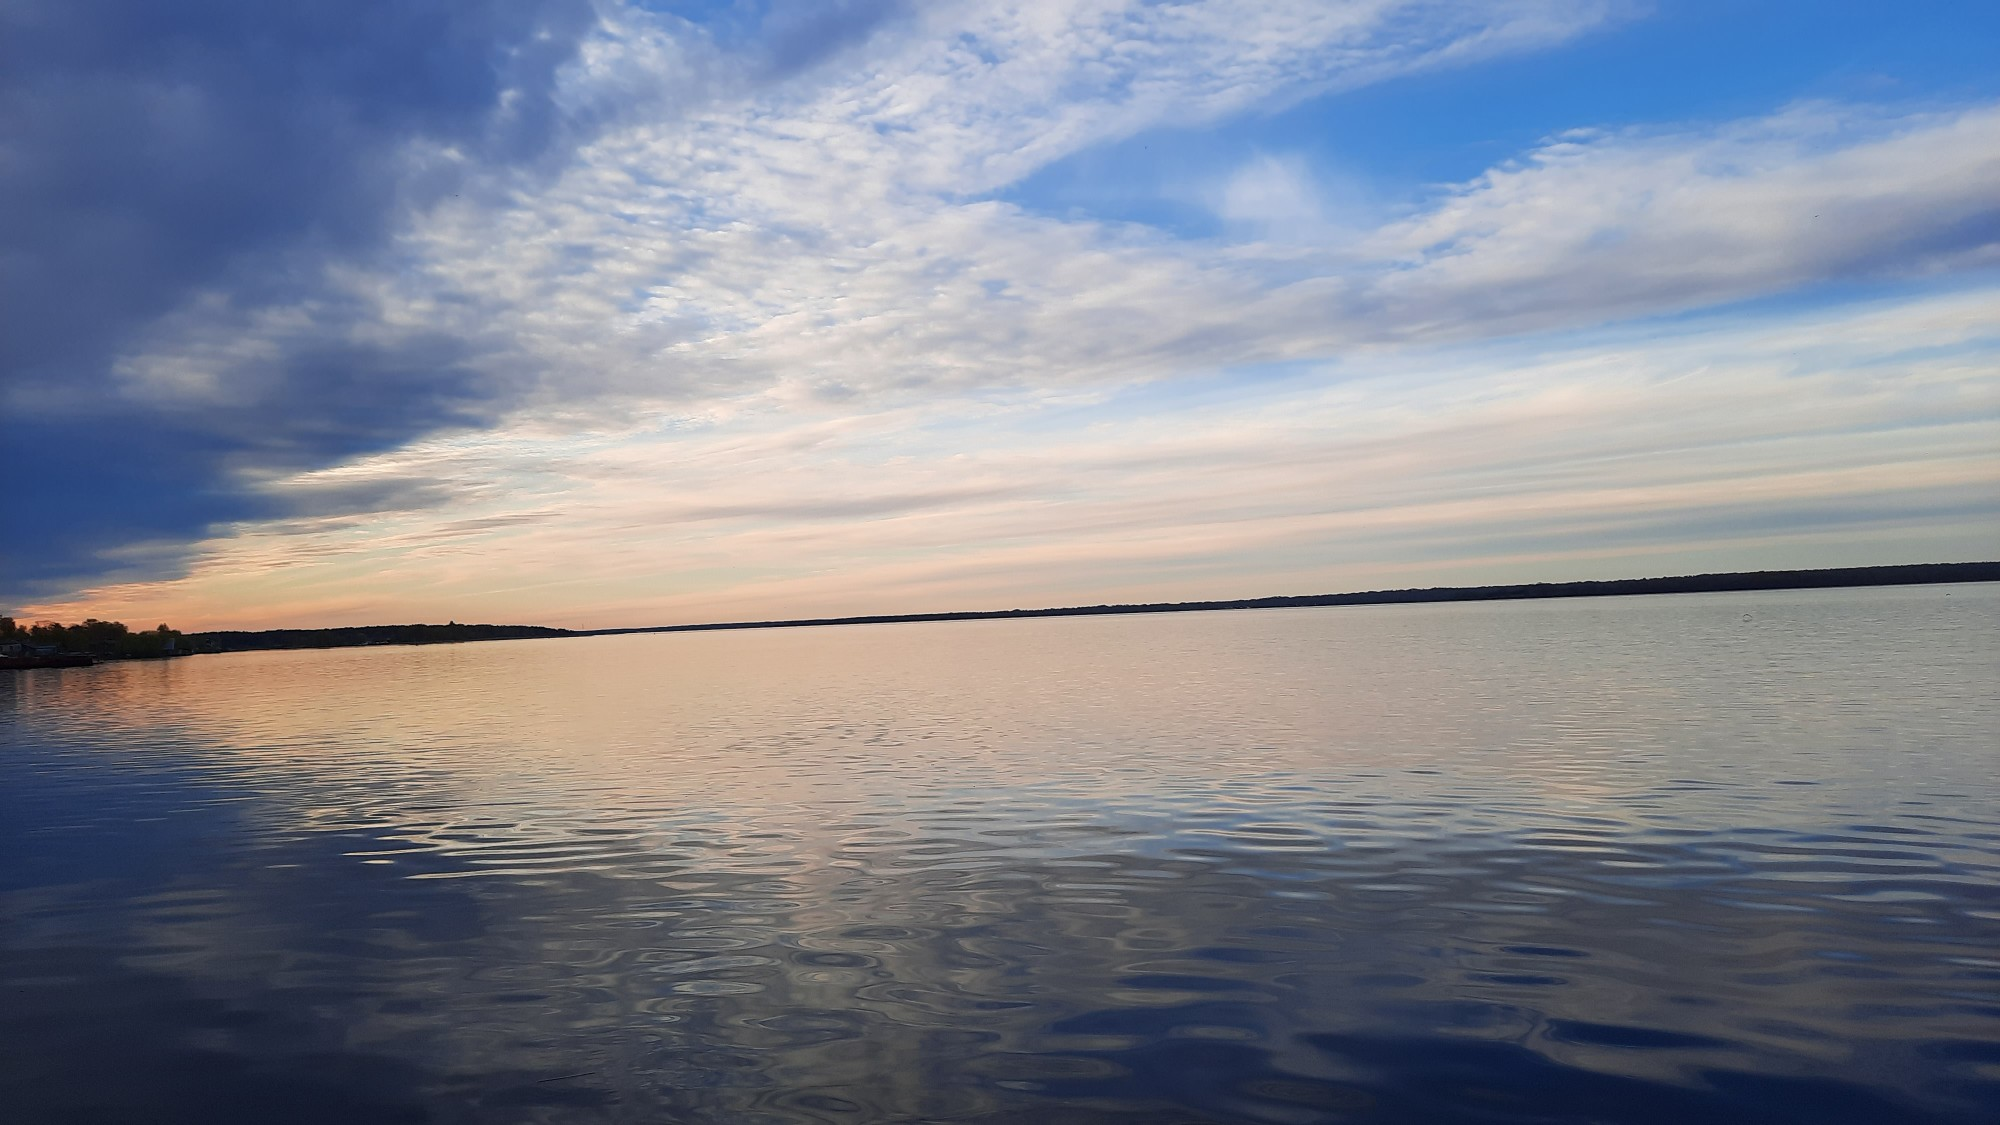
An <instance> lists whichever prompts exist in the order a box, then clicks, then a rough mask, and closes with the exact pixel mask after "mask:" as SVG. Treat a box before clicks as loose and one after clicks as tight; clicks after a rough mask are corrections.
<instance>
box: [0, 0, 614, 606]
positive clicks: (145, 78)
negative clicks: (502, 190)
mask: <svg viewBox="0 0 2000 1125" xmlns="http://www.w3.org/2000/svg"><path fill="white" fill-rule="evenodd" d="M593 23H594V15H593V11H592V9H591V7H590V5H589V4H588V3H587V0H541V2H537V3H528V4H514V3H506V4H479V3H428V2H418V3H408V2H403V0H396V2H379V3H373V2H370V3H358V4H357V3H313V2H309V3H286V4H266V3H257V2H246V0H192V2H187V3H174V4H168V5H161V4H151V3H131V2H126V0H62V2H60V3H57V2H48V0H26V2H23V3H15V4H10V5H9V6H8V8H7V13H6V16H5V27H4V30H0V122H4V125H0V130H4V132H0V338H5V339H6V341H7V346H6V351H7V354H6V358H5V361H4V364H0V402H4V405H5V408H6V413H7V414H8V416H9V418H10V420H12V421H13V422H14V426H13V432H12V433H10V435H9V439H8V441H7V442H5V443H4V446H0V448H3V449H4V452H0V459H4V470H0V471H4V473H5V475H6V476H7V477H8V479H10V480H12V481H16V482H20V481H32V482H33V485H32V486H31V487H30V488H29V489H27V490H25V494H24V490H22V489H19V488H14V489H10V490H9V491H10V493H12V498H11V499H10V500H9V501H8V502H7V505H6V513H5V514H6V523H7V536H6V538H7V541H8V544H9V546H8V549H7V554H6V556H5V558H4V578H5V585H6V586H7V587H8V589H9V591H10V592H14V593H18V592H20V591H21V590H23V589H32V588H51V587H50V584H61V583H64V582H70V581H74V580H76V579H78V578H79V577H86V576H89V575H91V574H93V573H98V572H102V571H103V570H104V569H105V567H106V566H107V563H108V562H110V563H111V565H114V566H115V565H116V564H115V562H112V560H110V557H109V556H107V555H106V554H105V552H115V551H116V549H117V548H118V547H119V545H120V544H124V543H129V542H133V541H142V540H143V541H153V542H162V543H165V542H172V541H174V540H177V539H178V540H185V539H187V538H189V537H192V536H199V535H202V534H204V533H205V532H206V529H207V528H208V527H210V526H211V525H213V524H215V523H217V522H220V521H225V520H229V519H242V518H251V517H254V516H257V515H260V514H267V512H266V511H265V509H263V508H262V506H261V505H260V504H259V503H258V501H257V499H256V498H255V497H254V496H252V495H250V494H248V493H246V492H245V491H243V490H242V489H241V488H240V487H239V485H238V481H237V476H238V474H241V473H246V472H247V473H251V474H255V473H259V472H263V473H269V472H275V471H287V470H295V469H298V468H302V467H310V466H313V465H317V464H324V463H327V462H329V461H334V460H338V459H341V458H345V457H350V456H354V455H356V454H360V453H367V452H375V451H379V450H381V449H384V448H388V447H392V446H394V445H397V444H400V443H402V442H405V441H408V440H409V439H411V438H413V437H415V436H418V435H420V434H423V433H426V432H429V431H431V430H433V429H435V428H437V427H439V426H444V425H453V424H461V423H466V422H473V421H480V420H484V419H486V418H488V417H490V413H489V411H490V408H491V403H492V401H493V400H494V399H495V398H496V397H497V396H496V394H495V393H494V388H493V387H491V386H490V385H489V384H488V383H487V382H486V381H485V380H484V379H483V378H482V377H480V376H476V375H475V374H474V373H473V372H472V371H471V369H470V368H469V367H467V366H466V363H465V359H466V352H467V345H466V344H465V343H464V342H463V341H459V340H454V339H451V338H448V337H445V336H442V335H440V334H438V333H435V332H424V331H407V332H398V331H391V330H385V329H384V327H383V326H381V325H380V324H379V323H376V322H375V321H376V312H375V310H373V309H371V308H369V307H368V306H367V305H366V304H365V303H358V302H354V301H352V300H349V299H346V298H345V297H344V296H343V295H341V294H339V292H338V290H337V287H335V286H334V285H333V284H332V283H331V282H330V280H329V278H328V270H329V268H330V267H332V266H335V265H339V264H342V263H346V264H350V265H352V264H370V263H372V262H373V259H374V258H375V257H376V256H377V255H379V253H380V252H381V251H382V250H383V248H384V247H385V246H386V245H387V244H388V241H389V239H390V238H391V236H392V235H393V234H394V233H395V232H396V231H397V230H398V229H399V228H400V227H401V226H402V225H403V224H404V223H405V222H406V221H407V219H408V218H409V216H411V215H412V214H415V213H418V212H421V211H422V210H423V209H424V208H425V207H427V206H428V205H430V204H432V203H434V202H436V201H437V200H439V199H441V198H445V197H446V196H448V195H449V193H451V192H452V191H455V190H460V189H461V188H462V187H463V186H464V185H465V184H466V182H467V180H468V178H469V177H471V176H472V175H473V174H475V173H476V172H478V171H481V170H490V169H494V168H521V167H529V166H533V165H535V164H536V163H537V162H539V161H543V160H546V159H549V158H551V157H552V156H555V155H557V154H559V153H560V151H561V149H562V148H563V147H564V145H565V144H566V143H568V138H566V137H565V135H564V132H565V125H564V122H563V120H562V117H561V114H560V112H559V110H558V107H557V98H556V88H557V85H558V82H559V78H560V74H561V72H562V70H563V68H564V67H565V66H566V65H567V64H569V63H570V62H571V61H572V59H573V58H574V57H575V55H576V52H577V49H578V45H579V43H580V42H582V40H583V38H584V37H585V36H586V35H588V34H589V33H590V29H591V27H592V25H593ZM275 310H290V311H292V312H294V313H302V314H303V315H297V316H295V317H294V318H293V322H292V323H291V324H289V325H288V326H287V327H286V330H285V331H284V332H283V333H281V334H278V335H276V336H274V337H271V338H270V339H268V340H267V341H266V343H267V344H269V345H270V346H269V347H268V348H267V349H266V350H265V351H264V352H263V353H262V354H257V355H249V356H239V357H234V359H233V360H231V361H230V362H228V363H227V364H226V365H225V366H224V367H223V368H222V369H220V370H218V369H215V368H214V367H210V368H208V369H206V370H204V371H202V372H201V373H200V377H201V378H202V379H204V380H207V381H208V382H209V383H210V384H213V383H214V382H216V381H218V380H219V381H221V382H224V383H227V384H228V386H227V387H226V389H225V390H226V393H224V394H222V395H220V396H219V397H218V396H216V395H207V396H192V397H188V396H183V397H182V398H179V399H166V398H163V397H162V396H160V395H159V394H157V393H152V394H149V393H143V392H145V391H146V390H148V388H140V390H141V392H142V393H138V394H134V393H131V391H132V388H131V387H129V386H127V385H126V384H127V379H126V378H125V376H126V375H127V374H129V369H128V368H126V367H125V366H123V363H124V361H127V360H129V359H131V358H132V357H134V356H135V355H137V356H140V357H143V356H144V354H145V353H146V352H147V351H148V349H149V347H150V346H151V345H153V344H154V343H155V342H156V341H155V339H154V337H155V336H156V335H157V334H158V333H159V332H160V331H161V328H162V326H163V325H166V326H168V327H171V326H172V324H173V322H174V321H175V320H176V319H179V320H188V319H191V318H192V319H200V320H205V321H209V322H212V323H211V334H214V333H215V332H219V331H227V330H229V329H232V328H236V327H239V326H240V325H241V324H242V323H243V322H245V321H248V320H255V319H256V318H258V317H260V316H263V315H267V314H270V313H272V312H273V311H275ZM211 358H213V357H211ZM150 389H151V390H153V391H157V390H158V389H159V388H158V387H153V388H150ZM159 558H160V556H159V555H157V554H156V555H155V561H156V562H157V561H159Z"/></svg>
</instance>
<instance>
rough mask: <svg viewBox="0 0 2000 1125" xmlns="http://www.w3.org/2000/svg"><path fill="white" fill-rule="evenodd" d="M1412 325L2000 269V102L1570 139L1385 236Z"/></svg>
mask: <svg viewBox="0 0 2000 1125" xmlns="http://www.w3.org/2000/svg"><path fill="white" fill-rule="evenodd" d="M1369 249H1370V250H1372V251H1373V252H1374V253H1375V254H1376V255H1377V256H1379V257H1381V258H1382V259H1385V260H1387V261H1389V262H1392V263H1395V265H1396V267H1397V268H1394V269H1391V270H1389V271H1387V272H1386V273H1385V274H1384V275H1383V276H1382V277H1381V278H1380V279H1379V280H1376V281H1374V282H1372V283H1371V284H1370V285H1368V286H1367V287H1366V290H1365V291H1366V294H1367V297H1366V305H1367V307H1368V308H1369V309H1370V310H1371V311H1372V312H1373V313H1375V314H1376V315H1381V316H1386V317H1388V318H1389V319H1390V320H1391V321H1392V322H1394V323H1397V324H1398V325H1399V327H1400V328H1401V330H1402V331H1405V332H1428V331H1433V330H1441V331H1447V332H1449V331H1454V328H1453V325H1454V324H1464V323H1467V322H1472V323H1476V324H1479V325H1480V326H1481V330H1483V331H1488V332H1491V331H1497V330H1506V329H1518V328H1534V327H1546V326H1549V325H1551V324H1560V323H1576V322H1578V321H1579V320H1581V319H1585V318H1597V319H1605V318H1610V317H1614V316H1619V315H1631V314H1647V313H1657V312H1662V311H1669V310H1674V309H1680V308H1688V307H1694V306H1700V305H1706V304H1715V303H1719V302H1724V301H1728V300H1732V299H1737V298H1741V297H1747V296H1752V295H1756V294H1761V293H1770V292H1779V291H1784V290H1787V289H1792V288H1796V287H1800V286H1807V285H1813V284H1819V283H1824V282H1830V281H1843V280H1851V279H1865V278H1881V277H1898V276H1901V277H1907V276H1912V275H1921V274H1926V273H1934V272H1941V271H1947V270H1966V269H1976V268H1980V267H1984V266H1991V265H1994V264H2000V107H1996V106H1990V105H1987V106H1978V107H1975V108H1971V109H1964V110H1960V111H1957V112H1951V113H1931V114H1922V115H1916V116H1909V117H1901V118H1891V119H1888V120H1884V119H1882V118H1881V117H1879V116H1878V115H1874V114H1870V113H1866V112H1862V111H1857V110H1854V109H1851V108H1842V107H1837V106H1804V107H1799V108H1795V109H1792V110H1788V111H1786V112H1783V113H1779V114H1777V115H1775V116H1772V117H1769V118H1763V119H1758V120H1751V121H1745V122H1738V123H1733V124H1731V125H1728V126H1726V127H1723V128H1721V129H1719V130H1716V131H1714V132H1712V133H1705V134H1704V133H1668V134H1656V135H1646V134H1643V133H1637V134H1626V135H1618V134H1613V135H1600V136H1592V135H1583V136H1577V137H1570V138H1564V139H1560V140H1558V141H1556V142H1554V143H1551V144H1549V145H1548V146H1546V147H1544V148H1541V149H1539V150H1537V151H1536V152H1533V153H1531V154H1529V155H1528V156H1527V157H1526V158H1524V159H1522V160H1520V161H1518V162H1515V163H1512V164H1509V165H1507V166H1505V167H1502V168H1497V169H1494V170H1493V171H1491V172H1488V173H1487V174H1486V175H1484V176H1481V177H1479V178H1478V179H1477V180H1474V181H1473V182H1471V183H1469V184H1466V185H1464V186H1462V187H1460V188H1458V189H1455V190H1453V191H1451V192H1450V193H1448V194H1447V195H1446V196H1445V197H1444V198H1443V199H1442V200H1441V201H1440V202H1439V203H1438V204H1437V205H1436V206H1434V207H1432V208H1430V209H1429V210H1427V211H1425V212H1424V213H1422V214H1420V215H1417V216H1415V217H1413V218H1411V219H1409V220H1407V221H1404V222H1401V223H1397V224H1393V225H1391V226H1390V227H1388V228H1386V229H1384V230H1383V231H1381V232H1379V233H1378V234H1377V235H1376V236H1375V238H1374V239H1373V240H1372V244H1371V245H1370V247H1369Z"/></svg>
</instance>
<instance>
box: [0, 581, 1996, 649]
mask: <svg viewBox="0 0 2000 1125" xmlns="http://www.w3.org/2000/svg"><path fill="white" fill-rule="evenodd" d="M1993 581H2000V562H1975V563H1919V564H1914V565H1909V566H1861V567H1846V568H1842V569H1836V570H1760V571H1747V572H1734V573H1727V574H1694V575H1685V576H1681V577H1675V578H1626V579H1615V580H1612V581H1606V582H1531V583H1524V584H1521V585H1514V586H1436V587H1430V588H1427V589H1409V590H1367V591H1362V592H1358V593H1349V594H1299V595H1287V596H1278V597H1268V598H1238V599H1234V600H1230V601H1207V602H1152V603H1144V604H1129V605H1086V606H1064V607H1060V608H1052V609H999V610H969V611H963V612H956V613H899V614H874V615H869V616H862V617H814V618H800V619H793V620H783V621H724V622H714V623H709V624H700V625H653V626H642V627H637V628H624V629H588V630H578V629H554V628H548V627H545V626H540V625H461V624H459V623H457V622H455V621H454V622H451V623H450V624H446V625H361V626H350V627H346V628H338V629H263V630H240V629H234V630H221V631H216V632H208V633H190V634H187V635H186V636H183V635H182V634H180V633H177V632H175V631H174V630H171V629H169V628H167V627H166V626H165V625H162V626H160V627H159V629H157V630H155V631H153V632H145V633H135V632H132V631H131V630H130V629H127V628H126V627H125V626H124V625H123V624H121V623H119V622H116V621H96V620H91V621H85V622H84V623H83V624H81V625H58V624H55V623H54V622H42V623H39V624H36V625H34V626H33V627H31V628H27V629H23V628H21V627H20V626H18V625H16V624H15V622H14V621H13V619H12V618H5V617H0V644H4V643H8V642H15V643H26V644H29V645H34V646H53V647H55V648H56V649H58V650H60V651H64V652H76V653H90V654H93V655H97V656H164V655H174V654H177V653H186V652H189V651H196V652H245V651H250V650H253V649H303V648H352V647H357V646H361V645H437V644H454V643H457V642H460V641H502V640H523V639H529V638H537V637H588V636H606V635H615V634H623V633H687V632H700V631H704V630H714V629H782V628H797V627H804V626H813V625H879V624H890V623H894V622H904V621H983V620H993V619H997V618H1009V617H1087V616H1093V615H1103V614H1115V613H1185V612H1196V611H1202V610H1221V609H1283V608H1287V607H1294V606H1335V605H1394V604H1400V603H1412V602H1468V601H1512V600H1520V599H1527V598H1592V597H1615V596H1620V595H1632V594H1697V593H1720V592H1725V591H1732V590H1806V589H1818V588H1829V587H1841V586H1903V585H1917V584H1924V583H1940V582H1993Z"/></svg>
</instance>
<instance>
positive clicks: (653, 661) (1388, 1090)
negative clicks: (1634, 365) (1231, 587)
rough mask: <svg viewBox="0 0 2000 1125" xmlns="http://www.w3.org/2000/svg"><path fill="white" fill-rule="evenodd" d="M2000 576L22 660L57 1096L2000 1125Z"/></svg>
mask: <svg viewBox="0 0 2000 1125" xmlns="http://www.w3.org/2000/svg"><path fill="white" fill-rule="evenodd" d="M1996 626H2000V589H1996V588H1994V587H1980V586H1951V587H1913V588H1902V589H1890V590H1868V591H1818V592H1801V593H1779V594H1736V595H1713V596H1676V597H1652V598H1633V599H1592V600H1575V601H1561V602H1533V603H1512V604H1487V605H1480V604H1466V605H1441V606H1405V607H1367V608H1341V609H1318V610H1279V611H1265V612H1233V613H1205V614H1176V615H1156V616H1142V617H1121V618H1073V619H1053V620H1025V621H993V622H964V623H949V624H929V625H888V626H862V627H850V628H828V629H812V630H780V631H765V632H745V633H706V634H680V635H662V636H629V637H607V638H593V639H582V640H556V641H522V642H507V643H493V644H471V645H458V646H450V647H436V648H376V649H353V650H345V651H330V652H297V653H254V654H241V655H231V656H207V657H198V658H193V659H186V660H180V661H173V662H165V663H132V664H122V665H110V666H103V667H97V668H88V669H76V670H62V671H39V672H31V673H15V674H11V675H9V676H7V677H6V678H4V679H0V763H4V774H0V781H4V787H3V788H4V795H0V857H4V865H0V906H3V907H4V922H0V973H3V974H4V980H0V989H4V992H0V1117H4V1118H5V1119H6V1120H7V1121H10V1122H44V1121H48V1122H55V1121H62V1122H90V1123H99V1122H111V1123H117V1122H183V1121H185V1122H201V1123H203V1125H216V1123H224V1125H226V1123H234V1122H340V1123H343V1125H346V1123H366V1122H391V1121H438V1122H475V1121H476V1122H516V1121H551V1122H556V1121H561V1122H595V1121H633V1122H639V1121H644V1122H730V1123H737V1122H749V1123H756V1122H773V1123H775V1122H875V1121H904V1122H919V1121H921V1122H960V1121H981V1122H995V1123H999V1122H1017V1121H1018V1122H1036V1123H1063V1122H1079V1123H1080V1122H1131V1123H1138V1122H1156V1123H1161V1125H1166V1123H1196V1122H1278V1123H1312V1122H1348V1121H1354V1122H1425V1123H1429V1122H1440V1123H1455V1122H1510V1123H1513V1122H1543V1121H1551V1122H1613V1123H1620V1122H1662V1123H1665V1122H1673V1123H1677V1125H1678V1123H1687V1122H1748V1123H1762V1122H1797V1123H1800V1125H1806V1123H1810V1125H1828V1123H1842V1122H1857V1123H1859V1122H1867V1123H1871V1125H1875V1123H1884V1122H1964V1123H1973V1122H1979V1123H1982V1125H1984V1123H1986V1122H1991V1121H1994V1120H2000V704H1996V685H2000V628H1996Z"/></svg>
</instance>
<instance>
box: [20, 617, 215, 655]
mask: <svg viewBox="0 0 2000 1125" xmlns="http://www.w3.org/2000/svg"><path fill="white" fill-rule="evenodd" d="M0 644H30V645H38V646H43V645H46V646H53V647H54V648H55V649H56V651H58V652H87V653H90V654H91V655H93V656H166V655H168V654H169V653H180V652H188V651H190V649H189V647H188V643H187V639H186V638H185V637H183V636H182V635H181V634H180V632H179V631H177V630H175V629H171V628H169V627H167V626H165V625H161V626H159V627H158V628H156V629H150V630H146V631H143V632H134V631H133V630H132V629H131V627H130V626H128V625H126V624H125V623H124V622H123V621H99V620H98V619H97V618H95V617H92V618H86V619H85V620H84V621H83V622H82V623H81V624H78V625H64V624H62V623H61V622H59V621H37V622H35V623H34V624H33V625H30V626H28V627H26V628H23V627H22V626H21V624H20V623H19V622H17V621H15V620H14V619H13V618H11V617H0Z"/></svg>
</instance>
